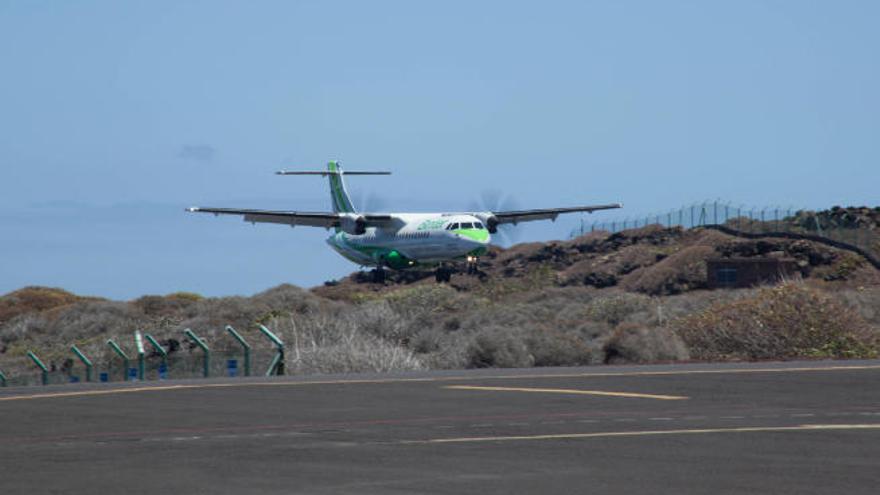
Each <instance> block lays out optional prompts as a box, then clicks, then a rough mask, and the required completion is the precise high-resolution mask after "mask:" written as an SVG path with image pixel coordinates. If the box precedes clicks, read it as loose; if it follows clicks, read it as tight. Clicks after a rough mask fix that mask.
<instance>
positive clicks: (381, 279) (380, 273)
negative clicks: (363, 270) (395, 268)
mask: <svg viewBox="0 0 880 495" xmlns="http://www.w3.org/2000/svg"><path fill="white" fill-rule="evenodd" d="M370 276H371V277H372V280H373V283H374V284H384V283H385V269H384V268H382V267H381V266H380V267H378V268H374V269H373V270H371V271H370Z"/></svg>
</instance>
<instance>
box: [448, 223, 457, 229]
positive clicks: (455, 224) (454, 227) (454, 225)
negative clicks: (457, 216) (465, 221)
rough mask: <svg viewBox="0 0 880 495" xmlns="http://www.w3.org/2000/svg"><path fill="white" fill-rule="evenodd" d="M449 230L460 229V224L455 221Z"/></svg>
mask: <svg viewBox="0 0 880 495" xmlns="http://www.w3.org/2000/svg"><path fill="white" fill-rule="evenodd" d="M449 230H458V224H457V223H454V224H452V225H451V226H450V227H449Z"/></svg>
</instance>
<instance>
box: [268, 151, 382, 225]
mask: <svg viewBox="0 0 880 495" xmlns="http://www.w3.org/2000/svg"><path fill="white" fill-rule="evenodd" d="M275 173H276V174H278V175H326V176H328V177H329V178H330V199H331V200H332V202H333V211H334V212H336V213H357V212H356V211H355V209H354V205H353V204H352V202H351V198H350V197H349V196H348V191H347V190H346V189H345V181H343V180H342V176H343V175H391V172H372V171H371V172H343V171H342V167H340V166H339V162H337V161H336V160H333V161H332V162H328V163H327V171H326V172H324V171H287V170H280V171H278V172H275Z"/></svg>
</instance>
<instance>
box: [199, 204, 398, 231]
mask: <svg viewBox="0 0 880 495" xmlns="http://www.w3.org/2000/svg"><path fill="white" fill-rule="evenodd" d="M186 211H191V212H197V213H213V214H214V215H241V216H243V217H244V221H245V222H251V223H280V224H285V225H290V226H295V225H305V226H307V227H324V228H325V229H329V228H331V227H340V226H342V223H343V221H346V220H348V221H351V222H362V226H363V227H378V226H381V225H385V224H387V223H388V222H390V221H391V220H392V218H391V215H358V214H354V215H352V214H344V213H342V214H340V213H324V212H309V211H277V210H236V209H232V208H199V207H194V208H187V209H186Z"/></svg>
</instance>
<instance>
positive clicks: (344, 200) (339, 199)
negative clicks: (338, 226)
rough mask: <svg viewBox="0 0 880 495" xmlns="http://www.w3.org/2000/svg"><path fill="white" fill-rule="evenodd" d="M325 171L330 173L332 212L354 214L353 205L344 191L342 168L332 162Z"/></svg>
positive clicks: (335, 162)
mask: <svg viewBox="0 0 880 495" xmlns="http://www.w3.org/2000/svg"><path fill="white" fill-rule="evenodd" d="M327 171H328V172H330V173H329V174H327V175H328V178H329V179H330V198H331V199H332V201H333V211H334V212H336V213H355V209H354V205H353V204H352V203H351V198H350V197H349V196H348V191H346V190H345V181H344V180H343V178H342V167H340V166H339V162H337V161H336V160H333V161H331V162H328V163H327Z"/></svg>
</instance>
